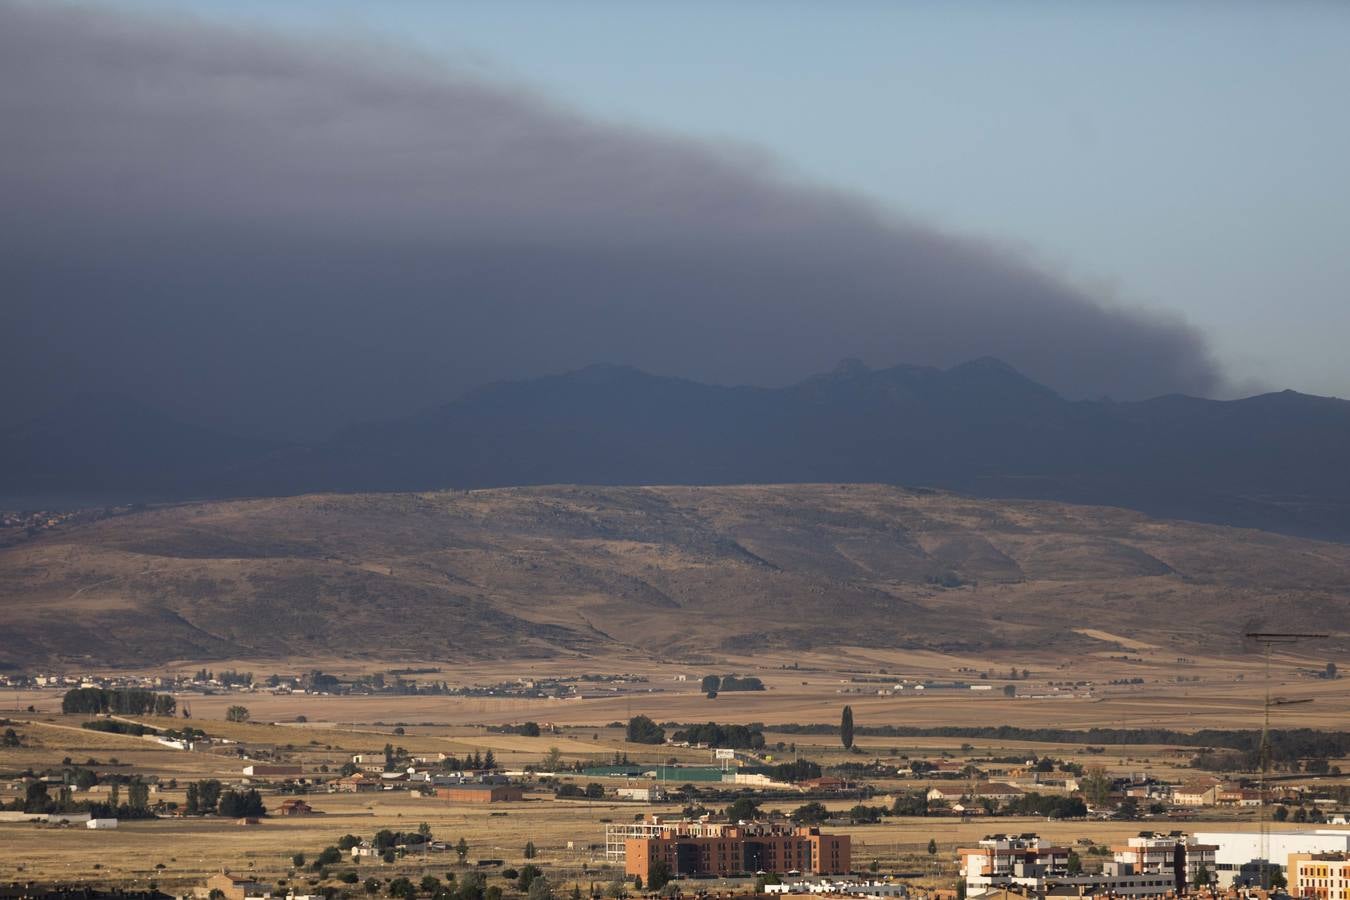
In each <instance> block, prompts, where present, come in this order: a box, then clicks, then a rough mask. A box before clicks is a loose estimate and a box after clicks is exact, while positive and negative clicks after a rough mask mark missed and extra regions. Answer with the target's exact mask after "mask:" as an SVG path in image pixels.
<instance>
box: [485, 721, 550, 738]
mask: <svg viewBox="0 0 1350 900" xmlns="http://www.w3.org/2000/svg"><path fill="white" fill-rule="evenodd" d="M490 730H491V731H495V732H498V733H500V734H522V735H524V736H525V737H539V735H540V734H541V732H540V729H539V723H538V722H521V723H520V724H518V725H500V726H496V727H494V728H491V729H490Z"/></svg>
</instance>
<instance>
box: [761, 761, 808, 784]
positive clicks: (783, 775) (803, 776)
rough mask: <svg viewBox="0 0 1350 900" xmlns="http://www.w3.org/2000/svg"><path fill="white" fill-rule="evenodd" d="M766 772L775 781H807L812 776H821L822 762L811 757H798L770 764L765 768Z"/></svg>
mask: <svg viewBox="0 0 1350 900" xmlns="http://www.w3.org/2000/svg"><path fill="white" fill-rule="evenodd" d="M764 774H766V775H768V776H769V777H770V778H772V779H774V780H775V781H807V780H809V779H811V778H819V777H820V763H817V762H812V761H811V760H809V759H798V760H794V761H793V762H785V763H779V764H778V765H776V766H769V767H767V768H766V769H764Z"/></svg>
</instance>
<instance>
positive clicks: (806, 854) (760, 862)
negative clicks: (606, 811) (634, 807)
mask: <svg viewBox="0 0 1350 900" xmlns="http://www.w3.org/2000/svg"><path fill="white" fill-rule="evenodd" d="M654 818H655V817H654ZM642 824H644V825H648V826H650V828H651V830H650V831H648V832H647V833H645V834H640V835H637V836H625V837H623V843H624V854H623V855H624V870H625V871H626V872H627V874H628V875H637V876H639V877H641V878H642V879H643V880H644V881H650V880H651V870H652V867H654V866H656V865H657V864H659V863H664V864H665V865H666V867H667V868H668V870H669V871H670V873H671V874H672V875H711V876H714V877H728V876H732V875H744V874H749V873H755V872H773V873H776V874H788V873H793V872H796V873H809V874H812V875H843V874H846V873H848V872H849V871H850V870H851V869H852V865H853V860H852V855H851V852H850V843H849V838H848V836H847V835H832V834H823V833H821V831H820V829H819V828H790V827H786V826H782V825H775V824H769V823H763V822H750V823H744V822H740V823H709V822H679V823H671V824H664V823H660V822H659V821H654V822H648V823H642ZM607 838H608V835H607ZM607 846H608V840H607Z"/></svg>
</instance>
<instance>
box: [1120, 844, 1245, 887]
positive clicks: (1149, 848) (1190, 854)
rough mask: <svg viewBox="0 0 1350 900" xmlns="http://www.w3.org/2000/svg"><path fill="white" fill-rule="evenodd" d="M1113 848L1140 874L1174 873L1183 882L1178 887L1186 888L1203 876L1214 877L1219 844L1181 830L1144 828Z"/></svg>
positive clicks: (1122, 860) (1176, 878) (1208, 878)
mask: <svg viewBox="0 0 1350 900" xmlns="http://www.w3.org/2000/svg"><path fill="white" fill-rule="evenodd" d="M1111 849H1112V850H1113V851H1114V858H1115V861H1116V862H1118V863H1123V864H1126V865H1129V866H1130V867H1131V868H1132V869H1133V871H1135V872H1138V873H1141V874H1157V873H1166V874H1168V875H1172V876H1173V878H1174V880H1175V881H1179V882H1181V883H1180V884H1178V885H1177V887H1178V888H1184V887H1185V886H1186V885H1189V884H1195V883H1196V881H1197V879H1199V878H1200V877H1201V876H1204V877H1205V880H1206V881H1209V880H1212V878H1213V876H1214V866H1215V863H1214V858H1215V853H1216V852H1217V851H1218V849H1219V848H1218V846H1217V845H1215V844H1202V843H1200V841H1199V840H1197V839H1196V838H1194V837H1191V836H1188V835H1186V834H1184V833H1183V832H1180V831H1173V832H1171V833H1170V834H1159V833H1156V832H1152V831H1143V832H1140V833H1139V835H1138V836H1137V837H1132V838H1130V839H1128V840H1127V841H1126V842H1125V844H1124V845H1123V846H1117V847H1112V848H1111Z"/></svg>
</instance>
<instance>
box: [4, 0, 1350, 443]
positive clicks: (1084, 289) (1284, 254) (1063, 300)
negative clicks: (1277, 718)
mask: <svg viewBox="0 0 1350 900" xmlns="http://www.w3.org/2000/svg"><path fill="white" fill-rule="evenodd" d="M185 10H186V11H189V12H191V13H194V14H196V16H197V17H198V18H195V19H194V18H192V17H184V16H183V15H182V12H183V11H185ZM0 12H3V13H4V14H5V16H6V18H7V20H8V21H7V22H0V75H4V76H5V77H4V78H3V80H0V116H3V117H4V119H3V122H4V124H5V125H6V127H5V128H4V130H3V133H0V189H4V190H5V191H6V192H7V193H8V194H9V196H10V198H11V200H12V201H13V202H12V209H14V210H17V212H18V214H16V215H13V216H11V217H10V218H9V221H8V222H7V223H0V237H3V238H5V242H4V244H3V245H0V274H3V275H4V276H5V278H6V284H7V285H9V286H10V287H11V288H12V289H11V290H10V291H9V292H8V295H9V297H10V298H11V299H10V300H8V301H6V306H7V307H8V308H0V315H3V316H4V317H5V318H4V321H0V325H6V326H8V327H6V328H4V329H0V368H8V369H9V371H8V372H3V373H0V374H4V375H6V376H7V377H8V378H19V377H24V378H27V379H28V380H29V381H30V383H31V384H32V385H33V388H32V390H30V391H28V392H26V393H25V394H24V395H23V396H22V397H17V396H16V395H10V397H9V398H8V400H9V401H10V402H9V403H8V404H7V405H6V407H5V409H4V410H3V411H2V412H4V413H5V414H7V415H8V416H10V417H13V416H14V415H16V414H30V413H32V412H34V411H37V410H40V409H41V408H42V407H43V406H44V405H47V404H51V403H55V402H59V401H60V399H61V398H62V397H63V396H64V395H65V394H68V393H70V392H71V391H74V390H85V389H88V388H89V387H90V386H97V387H103V388H107V389H115V390H123V391H127V392H130V393H134V394H137V395H140V396H143V397H145V398H146V399H148V400H150V401H152V402H155V403H157V404H160V405H163V406H166V407H168V408H170V409H172V410H173V411H175V412H176V413H178V414H180V415H187V416H188V417H190V418H194V419H195V420H197V421H203V422H208V423H211V424H217V425H221V426H224V427H231V428H234V429H236V430H241V431H249V432H256V433H293V434H313V433H320V432H322V431H323V430H325V429H328V428H331V427H335V426H336V425H340V424H343V423H344V422H345V421H350V420H357V419H369V418H374V417H378V416H380V415H382V414H388V415H392V414H399V413H402V412H406V411H409V410H410V409H415V408H417V407H419V406H424V405H427V404H428V403H434V402H437V401H439V400H443V399H448V398H449V397H451V396H454V395H455V394H456V393H457V392H458V391H460V390H462V389H463V388H465V387H467V386H470V385H472V384H476V383H479V382H481V381H485V380H491V379H494V378H502V377H517V376H527V375H534V374H542V373H544V372H549V371H557V370H559V369H563V368H569V367H576V366H579V365H585V364H587V363H591V362H600V361H608V362H629V363H634V364H637V365H641V366H643V367H646V368H650V369H652V370H654V371H659V372H664V373H669V374H681V375H688V376H691V377H700V378H707V379H711V380H718V381H724V382H757V383H781V382H783V381H786V380H792V379H794V378H797V377H801V376H802V375H805V374H808V373H809V372H812V371H817V370H819V369H821V368H824V367H827V366H828V365H830V364H832V363H833V361H835V360H837V359H838V358H840V357H842V356H859V357H862V358H863V359H865V360H866V361H867V362H869V363H871V364H873V365H889V364H894V363H898V362H917V363H928V364H950V363H954V362H960V361H962V360H963V359H965V358H969V357H972V356H977V355H983V354H986V353H988V354H992V355H997V356H1000V357H1003V358H1005V359H1008V361H1010V362H1012V363H1013V364H1014V365H1016V366H1018V367H1019V368H1022V369H1023V370H1024V371H1027V372H1028V373H1029V374H1031V375H1033V377H1037V378H1039V379H1041V380H1044V381H1046V382H1047V383H1050V384H1051V385H1052V386H1054V387H1056V388H1057V389H1059V390H1061V391H1062V392H1064V393H1066V394H1069V395H1073V396H1095V395H1097V394H1101V393H1110V394H1112V395H1115V396H1121V397H1136V396H1148V395H1151V394H1155V393H1160V392H1165V391H1172V390H1181V391H1189V392H1193V393H1202V394H1212V395H1231V394H1233V393H1235V392H1237V391H1241V390H1244V389H1250V388H1253V387H1255V386H1258V385H1260V386H1270V387H1285V386H1290V387H1295V388H1298V389H1300V390H1305V391H1311V392H1318V393H1334V394H1339V395H1342V396H1350V361H1347V358H1346V356H1345V354H1344V353H1343V352H1342V350H1341V343H1342V342H1343V336H1344V335H1345V334H1346V333H1348V332H1350V304H1347V303H1346V302H1345V297H1344V295H1345V290H1344V285H1345V284H1346V283H1347V276H1350V261H1348V259H1350V255H1348V254H1346V253H1345V252H1344V249H1343V244H1344V242H1345V236H1346V235H1347V234H1350V177H1347V174H1346V164H1345V162H1344V159H1346V158H1350V140H1347V137H1348V136H1350V123H1347V117H1346V116H1345V115H1344V113H1343V105H1344V98H1343V96H1342V95H1343V92H1344V86H1345V85H1346V84H1350V60H1348V59H1347V57H1350V54H1346V53H1345V52H1344V48H1345V47H1346V46H1350V7H1346V6H1345V5H1341V4H1276V3H1269V4H1233V3H1224V4H1213V5H1207V4H1198V3H1197V4H1184V5H1180V4H1163V3H1158V4H1151V3H1120V4H1114V5H1110V4H1077V3H1047V4H1004V3H999V4H989V5H980V4H960V5H956V4H937V3H934V4H892V3H875V4H869V3H854V4H831V5H824V4H808V3H801V4H793V3H754V2H737V3H731V2H727V3H720V4H713V3H691V2H686V3H681V4H655V3H620V2H612V3H609V2H605V3H602V2H594V3H554V2H550V3H525V2H514V3H441V2H436V3H432V2H427V3H413V2H404V3H399V2H381V3H354V2H341V0H323V2H318V0H315V2H300V0H292V2H288V3H284V4H279V3H271V2H245V0H230V2H206V0H173V2H172V3H170V2H168V0H127V2H117V3H114V2H93V3H87V4H84V5H83V6H67V5H63V4H54V3H32V4H25V3H7V2H4V0H0ZM129 13H130V14H133V15H130V16H129V15H128V14H129ZM6 25H8V27H5V26H6ZM6 35H8V39H7V38H6ZM6 40H8V41H9V43H8V44H6V43H5V41H6ZM410 51H411V52H410ZM446 72H450V73H451V74H449V75H447V74H446ZM6 335H7V337H6ZM10 383H13V381H11V382H10Z"/></svg>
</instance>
